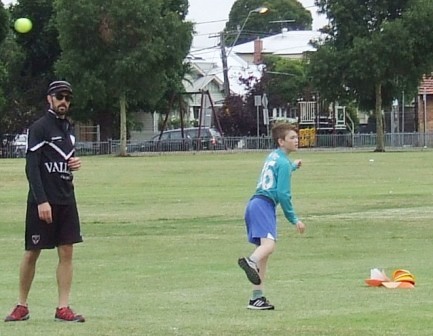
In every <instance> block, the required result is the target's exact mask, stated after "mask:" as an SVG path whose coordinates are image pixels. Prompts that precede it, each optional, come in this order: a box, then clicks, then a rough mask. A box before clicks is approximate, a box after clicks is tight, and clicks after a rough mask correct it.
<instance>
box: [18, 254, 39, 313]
mask: <svg viewBox="0 0 433 336" xmlns="http://www.w3.org/2000/svg"><path fill="white" fill-rule="evenodd" d="M40 254H41V250H29V251H25V252H24V256H23V259H22V261H21V266H20V288H19V291H20V292H19V298H18V304H19V305H23V306H25V305H27V298H28V296H29V292H30V288H31V286H32V283H33V279H34V277H35V273H36V261H37V260H38V258H39V255H40Z"/></svg>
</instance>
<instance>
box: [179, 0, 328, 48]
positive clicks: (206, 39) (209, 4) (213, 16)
mask: <svg viewBox="0 0 433 336" xmlns="http://www.w3.org/2000/svg"><path fill="white" fill-rule="evenodd" d="M298 1H299V2H300V3H301V4H302V5H303V6H304V7H305V8H306V9H308V10H309V11H310V12H311V16H312V17H313V30H317V29H319V28H321V27H323V26H324V25H326V23H327V21H326V18H325V17H324V16H320V15H318V14H317V8H316V7H315V6H314V0H298ZM235 2H236V0H189V12H188V16H187V19H188V20H190V21H193V22H195V23H196V25H195V30H196V32H197V34H196V37H195V38H194V47H196V48H204V47H209V46H213V45H217V44H218V42H219V40H218V38H215V37H214V38H212V37H210V36H214V35H216V34H218V32H220V31H222V30H223V29H224V27H225V24H226V22H227V21H228V18H229V13H230V9H231V8H232V6H233V4H234V3H235ZM287 19H290V18H287ZM212 21H216V22H212Z"/></svg>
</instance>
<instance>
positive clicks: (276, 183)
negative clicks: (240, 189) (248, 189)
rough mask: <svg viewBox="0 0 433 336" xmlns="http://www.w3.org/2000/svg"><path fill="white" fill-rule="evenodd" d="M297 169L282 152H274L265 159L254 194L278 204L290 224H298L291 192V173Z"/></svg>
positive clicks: (277, 150) (278, 150) (279, 150)
mask: <svg viewBox="0 0 433 336" xmlns="http://www.w3.org/2000/svg"><path fill="white" fill-rule="evenodd" d="M297 168H298V167H297V166H296V164H294V163H293V162H292V161H290V159H289V158H288V156H287V155H286V153H285V152H284V151H282V150H281V149H276V150H274V151H273V152H272V153H270V154H269V155H268V157H267V158H266V161H265V163H264V165H263V169H262V172H261V173H260V177H259V181H258V184H257V188H256V192H255V195H261V196H265V197H268V198H269V199H271V200H272V201H273V202H274V204H275V205H278V204H280V206H281V209H282V210H283V213H284V216H285V217H286V218H287V220H288V221H289V222H290V223H292V224H296V223H297V222H298V217H297V216H296V214H295V210H294V209H293V204H292V192H291V190H292V182H291V177H292V171H294V170H296V169H297Z"/></svg>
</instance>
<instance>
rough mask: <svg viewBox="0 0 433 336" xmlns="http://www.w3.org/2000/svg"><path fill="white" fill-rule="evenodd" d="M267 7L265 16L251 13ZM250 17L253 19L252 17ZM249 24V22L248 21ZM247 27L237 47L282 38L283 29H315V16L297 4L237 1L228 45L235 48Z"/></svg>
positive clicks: (288, 0) (227, 31)
mask: <svg viewBox="0 0 433 336" xmlns="http://www.w3.org/2000/svg"><path fill="white" fill-rule="evenodd" d="M262 6H264V7H267V8H268V12H266V13H264V14H259V13H251V15H249V13H250V11H253V10H255V9H256V8H259V7H262ZM248 15H249V17H248ZM247 17H248V20H247V21H246V22H245V20H246V19H247ZM284 20H290V21H292V20H294V22H286V23H276V22H271V21H284ZM244 23H245V26H244V29H243V30H242V32H241V35H240V36H239V39H238V41H237V42H236V44H241V43H245V42H248V41H252V40H254V39H256V38H257V37H265V36H269V35H274V34H278V33H280V32H281V28H282V27H287V28H288V29H289V30H306V29H311V23H312V18H311V13H310V12H309V11H308V10H307V9H305V8H304V7H303V6H302V5H301V3H300V2H299V1H297V0H268V1H265V2H263V1H261V0H236V1H235V2H234V4H233V6H232V8H231V10H230V14H229V21H228V22H227V23H226V27H225V29H224V30H225V34H226V45H228V46H229V45H231V44H232V43H233V42H234V41H235V37H236V35H237V34H238V32H239V28H240V27H242V26H243V24H244Z"/></svg>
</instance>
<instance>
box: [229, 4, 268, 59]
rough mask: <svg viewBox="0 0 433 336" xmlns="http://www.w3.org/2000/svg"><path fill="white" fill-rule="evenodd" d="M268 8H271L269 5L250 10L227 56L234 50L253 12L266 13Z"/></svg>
mask: <svg viewBox="0 0 433 336" xmlns="http://www.w3.org/2000/svg"><path fill="white" fill-rule="evenodd" d="M268 10H269V9H268V8H267V7H258V8H256V9H253V10H250V11H249V12H248V15H247V18H246V19H245V21H244V23H243V24H242V27H241V28H240V29H239V30H238V34H237V35H236V38H235V40H234V41H233V43H232V46H231V47H230V50H229V52H228V53H227V56H229V55H230V53H231V52H232V49H233V47H234V46H235V45H236V42H238V40H239V37H240V36H241V33H242V31H243V30H244V28H245V25H246V23H247V21H248V19H249V18H250V15H251V14H253V13H259V14H265V13H266V12H267V11H268Z"/></svg>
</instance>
